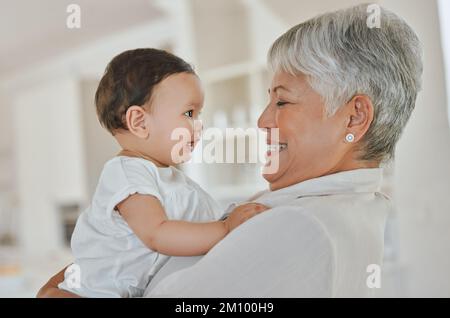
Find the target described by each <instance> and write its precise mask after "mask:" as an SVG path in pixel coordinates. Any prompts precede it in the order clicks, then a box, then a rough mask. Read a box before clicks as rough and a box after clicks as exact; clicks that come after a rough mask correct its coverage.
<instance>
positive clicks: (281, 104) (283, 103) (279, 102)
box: [276, 101, 287, 107]
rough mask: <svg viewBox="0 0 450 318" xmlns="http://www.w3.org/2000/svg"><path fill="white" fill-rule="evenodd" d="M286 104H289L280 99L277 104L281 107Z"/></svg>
mask: <svg viewBox="0 0 450 318" xmlns="http://www.w3.org/2000/svg"><path fill="white" fill-rule="evenodd" d="M286 104H287V102H282V101H278V102H277V104H276V105H277V107H281V106H284V105H286Z"/></svg>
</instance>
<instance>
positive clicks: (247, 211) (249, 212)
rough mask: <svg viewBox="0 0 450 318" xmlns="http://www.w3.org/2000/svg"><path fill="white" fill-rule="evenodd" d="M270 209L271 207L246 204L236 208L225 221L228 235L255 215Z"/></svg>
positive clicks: (253, 203)
mask: <svg viewBox="0 0 450 318" xmlns="http://www.w3.org/2000/svg"><path fill="white" fill-rule="evenodd" d="M268 209H270V208H269V207H267V206H265V205H263V204H259V203H255V202H252V203H246V204H242V205H239V206H238V207H236V208H235V209H234V210H233V211H232V212H231V213H230V215H229V216H228V217H227V218H226V219H225V221H224V223H225V227H226V228H227V231H228V233H229V232H231V231H232V230H234V229H235V228H236V227H238V226H239V225H241V224H242V223H244V222H245V221H247V220H248V219H250V218H252V217H254V216H255V215H257V214H259V213H261V212H264V211H266V210H268Z"/></svg>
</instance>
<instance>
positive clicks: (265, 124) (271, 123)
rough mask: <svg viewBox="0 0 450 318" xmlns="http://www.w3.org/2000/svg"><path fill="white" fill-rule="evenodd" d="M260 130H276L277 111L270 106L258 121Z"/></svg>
mask: <svg viewBox="0 0 450 318" xmlns="http://www.w3.org/2000/svg"><path fill="white" fill-rule="evenodd" d="M258 128H261V129H264V128H276V120H275V109H273V107H270V105H268V106H267V107H266V109H264V111H263V112H262V114H261V116H259V119H258Z"/></svg>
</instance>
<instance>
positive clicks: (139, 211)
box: [117, 194, 268, 256]
mask: <svg viewBox="0 0 450 318" xmlns="http://www.w3.org/2000/svg"><path fill="white" fill-rule="evenodd" d="M117 209H118V211H119V213H120V214H121V215H122V217H123V218H124V219H125V221H126V222H127V223H128V225H129V226H130V228H131V229H132V230H133V232H134V233H135V234H136V235H137V237H138V238H139V239H140V240H141V241H142V242H143V243H144V244H145V245H146V246H147V247H149V248H150V249H152V250H154V251H157V252H159V253H162V254H165V255H171V256H194V255H203V254H206V253H207V252H208V251H209V250H210V249H211V248H212V247H213V246H214V245H215V244H216V243H217V242H219V241H220V240H221V239H222V238H224V237H225V235H227V234H228V233H229V232H230V231H232V230H233V229H234V228H235V227H237V226H238V225H240V224H241V223H243V222H245V221H246V220H248V219H250V218H251V217H253V216H255V215H256V214H259V213H261V212H263V211H265V210H267V209H268V208H267V207H265V206H264V205H261V204H257V203H250V204H246V205H242V206H239V207H238V208H236V209H235V210H234V211H233V212H232V213H231V214H230V215H229V216H228V218H227V219H226V220H224V221H214V222H207V223H194V222H187V221H173V220H168V219H167V216H166V213H165V211H164V208H163V206H162V205H161V203H160V201H159V200H158V199H157V198H156V197H154V196H151V195H142V194H134V195H132V196H130V197H128V198H127V199H125V200H124V201H122V202H121V203H119V204H118V205H117Z"/></svg>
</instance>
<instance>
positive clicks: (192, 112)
mask: <svg viewBox="0 0 450 318" xmlns="http://www.w3.org/2000/svg"><path fill="white" fill-rule="evenodd" d="M184 114H185V115H186V116H188V117H190V118H192V117H193V116H194V111H193V110H192V109H191V110H188V111H187V112H185V113H184Z"/></svg>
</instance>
